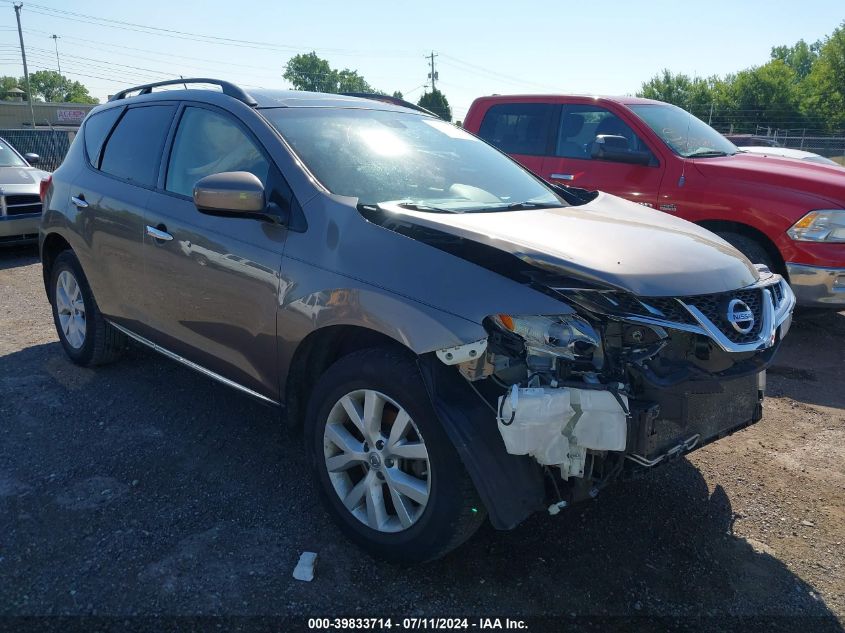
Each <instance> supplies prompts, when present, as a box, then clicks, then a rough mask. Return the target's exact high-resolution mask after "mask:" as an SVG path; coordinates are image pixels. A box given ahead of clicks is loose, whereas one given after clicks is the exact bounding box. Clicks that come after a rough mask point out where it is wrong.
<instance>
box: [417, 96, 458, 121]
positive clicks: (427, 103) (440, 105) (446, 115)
mask: <svg viewBox="0 0 845 633" xmlns="http://www.w3.org/2000/svg"><path fill="white" fill-rule="evenodd" d="M417 105H418V106H420V107H423V108H425V109H426V110H431V111H432V112H434V114H436V115H437V116H439V117H440V118H441V119H443V120H444V121H451V120H452V108H450V107H449V100H448V99H446V95H444V94H443V93H442V92H440V91H439V90H436V89H435V90H432V91H431V92H426V93H425V94H423V96H422V97H420V100H419V101H418V102H417Z"/></svg>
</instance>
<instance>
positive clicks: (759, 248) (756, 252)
mask: <svg viewBox="0 0 845 633" xmlns="http://www.w3.org/2000/svg"><path fill="white" fill-rule="evenodd" d="M717 235H718V236H719V237H721V238H722V239H723V240H725V241H726V242H727V243H728V244H730V245H731V246H733V247H734V248H735V249H736V250H738V251H739V252H740V253H742V254H743V255H745V256H746V257H747V258H748V259H749V260H751V263H752V264H763V265H765V266H766V267H768V269H769V270H771V271H772V272H777V268H775V262H774V260H773V259H772V256H771V255H769V252H768V251H767V250H766V249H765V247H764V246H763V245H762V244H760V242H758V241H757V240H755V239H753V238H750V237H747V236H745V235H741V234H739V233H731V232H729V231H725V232H723V233H717Z"/></svg>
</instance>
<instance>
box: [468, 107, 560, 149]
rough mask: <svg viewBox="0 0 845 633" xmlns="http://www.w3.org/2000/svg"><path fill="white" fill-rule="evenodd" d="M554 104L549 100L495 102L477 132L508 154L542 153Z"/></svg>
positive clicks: (549, 130)
mask: <svg viewBox="0 0 845 633" xmlns="http://www.w3.org/2000/svg"><path fill="white" fill-rule="evenodd" d="M554 107H555V106H553V105H551V104H549V103H500V104H497V105H494V106H492V107H491V108H490V109H489V110H487V113H486V114H485V115H484V120H483V121H482V122H481V128H480V129H479V131H478V135H479V136H480V137H481V138H483V139H484V140H485V141H487V142H488V143H490V144H492V145H495V146H496V147H498V148H499V149H500V150H502V151H503V152H506V153H508V154H527V155H529V156H544V155H546V154H547V153H548V151H547V149H548V145H549V134H550V133H551V121H552V113H553V111H554Z"/></svg>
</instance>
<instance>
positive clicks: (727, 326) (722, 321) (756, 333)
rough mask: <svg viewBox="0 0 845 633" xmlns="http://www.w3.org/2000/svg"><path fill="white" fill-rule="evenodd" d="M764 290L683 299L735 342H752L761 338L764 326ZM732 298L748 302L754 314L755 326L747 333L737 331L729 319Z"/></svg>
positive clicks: (739, 291)
mask: <svg viewBox="0 0 845 633" xmlns="http://www.w3.org/2000/svg"><path fill="white" fill-rule="evenodd" d="M763 292H765V291H764V290H762V289H761V288H753V289H750V290H732V291H730V292H720V293H718V294H713V295H698V296H695V297H683V298H681V300H682V301H683V302H684V303H686V304H688V305H692V306H695V307H696V308H698V309H699V310H701V312H702V314H704V316H706V317H707V318H708V319H710V320H711V321H712V322H713V324H714V325H715V326H716V327H718V328H719V331H720V332H721V333H722V334H724V335H725V336H726V337H727V338H728V339H729V340H730V341H732V342H733V343H752V342H754V341H756V340H757V339H759V338H760V329H761V328H762V327H763ZM732 299H739V300H740V301H742V302H744V303H746V304H747V305H748V307H749V308H750V309H751V312H752V313H753V314H754V327H753V328H751V331H750V332H748V333H746V334H743V333H741V332H737V331H736V330H735V329H734V328H733V326H732V325H731V323H730V321H728V310H727V306H728V302H729V301H731V300H732Z"/></svg>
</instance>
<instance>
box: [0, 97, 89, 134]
mask: <svg viewBox="0 0 845 633" xmlns="http://www.w3.org/2000/svg"><path fill="white" fill-rule="evenodd" d="M96 105H97V104H96V103H53V102H50V103H44V102H35V103H33V104H32V109H33V110H34V111H35V127H36V128H45V129H50V128H54V129H64V130H68V129H70V130H76V129H78V128H79V124H80V123H82V119H84V118H85V115H87V114H88V112H89V111H90V110H91V108H93V107H95V106H96ZM0 129H2V130H31V129H32V114H31V113H30V110H29V103H28V102H27V101H0Z"/></svg>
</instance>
